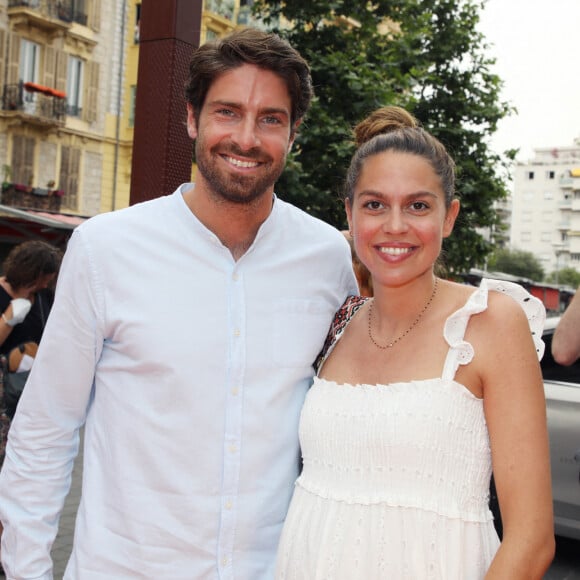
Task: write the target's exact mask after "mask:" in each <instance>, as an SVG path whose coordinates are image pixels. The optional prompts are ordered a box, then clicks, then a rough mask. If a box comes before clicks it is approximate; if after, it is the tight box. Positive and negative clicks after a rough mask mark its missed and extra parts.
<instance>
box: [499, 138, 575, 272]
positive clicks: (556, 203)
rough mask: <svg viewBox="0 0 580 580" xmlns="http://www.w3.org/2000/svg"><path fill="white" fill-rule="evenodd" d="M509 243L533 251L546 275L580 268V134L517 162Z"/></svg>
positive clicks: (520, 248) (536, 150)
mask: <svg viewBox="0 0 580 580" xmlns="http://www.w3.org/2000/svg"><path fill="white" fill-rule="evenodd" d="M510 247H511V248H513V249H519V250H526V251H529V252H532V253H533V254H534V255H535V256H536V257H537V258H538V259H539V260H540V262H541V263H542V266H543V267H544V271H545V272H546V274H549V273H551V272H555V271H557V270H559V269H561V268H566V267H571V268H574V269H576V270H578V271H579V272H580V138H579V139H576V140H575V142H574V144H573V145H570V146H566V147H557V148H553V147H552V148H540V149H535V150H534V157H533V158H532V159H530V160H529V161H527V162H525V163H522V162H520V163H517V164H516V166H515V168H514V190H513V195H512V198H511V223H510Z"/></svg>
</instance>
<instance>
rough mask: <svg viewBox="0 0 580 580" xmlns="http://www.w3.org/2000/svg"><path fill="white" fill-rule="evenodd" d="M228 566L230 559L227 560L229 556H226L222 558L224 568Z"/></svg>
mask: <svg viewBox="0 0 580 580" xmlns="http://www.w3.org/2000/svg"><path fill="white" fill-rule="evenodd" d="M227 565H228V558H227V556H224V557H223V558H222V566H227Z"/></svg>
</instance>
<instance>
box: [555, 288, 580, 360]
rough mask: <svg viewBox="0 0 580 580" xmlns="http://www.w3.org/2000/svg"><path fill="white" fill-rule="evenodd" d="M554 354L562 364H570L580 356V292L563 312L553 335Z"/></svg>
mask: <svg viewBox="0 0 580 580" xmlns="http://www.w3.org/2000/svg"><path fill="white" fill-rule="evenodd" d="M552 356H553V357H554V360H555V361H556V362H557V363H558V364H561V365H565V366H570V365H572V364H574V363H575V362H576V361H577V360H578V358H580V292H578V290H576V293H575V294H574V297H573V298H572V300H571V301H570V304H568V307H567V308H566V310H565V311H564V313H563V314H562V317H561V318H560V321H559V322H558V326H556V330H554V336H553V337H552Z"/></svg>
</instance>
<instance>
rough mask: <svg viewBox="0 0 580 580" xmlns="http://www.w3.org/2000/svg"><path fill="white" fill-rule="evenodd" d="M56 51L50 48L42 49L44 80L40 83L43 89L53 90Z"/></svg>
mask: <svg viewBox="0 0 580 580" xmlns="http://www.w3.org/2000/svg"><path fill="white" fill-rule="evenodd" d="M55 77H56V51H55V50H54V48H52V46H45V47H44V78H43V79H42V83H43V84H44V86H45V87H49V88H51V89H55V88H56V86H55V80H56V78H55Z"/></svg>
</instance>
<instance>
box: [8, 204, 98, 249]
mask: <svg viewBox="0 0 580 580" xmlns="http://www.w3.org/2000/svg"><path fill="white" fill-rule="evenodd" d="M87 219H88V218H87V217H84V216H76V215H68V214H62V213H52V212H45V211H38V210H33V209H19V208H15V207H12V206H9V205H3V204H0V242H3V243H9V244H14V243H19V242H21V241H24V240H27V239H44V240H46V241H49V242H52V243H54V244H57V245H60V244H64V243H66V240H67V239H68V238H69V237H70V234H71V233H72V231H73V230H74V229H75V228H76V227H77V226H78V225H80V224H82V223H83V222H84V221H86V220H87Z"/></svg>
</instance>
